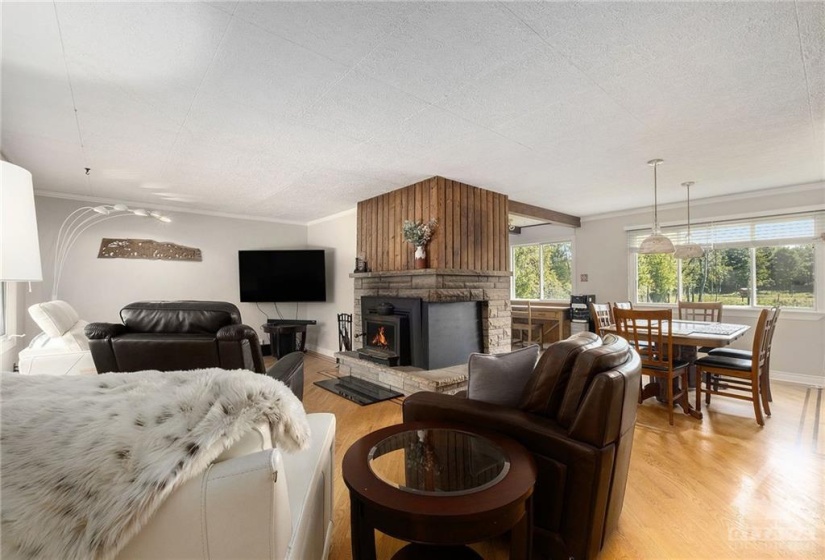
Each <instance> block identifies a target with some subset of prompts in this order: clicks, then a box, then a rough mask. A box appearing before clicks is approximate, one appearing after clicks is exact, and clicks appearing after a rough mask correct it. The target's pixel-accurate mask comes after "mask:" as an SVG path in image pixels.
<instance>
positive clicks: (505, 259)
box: [496, 196, 510, 270]
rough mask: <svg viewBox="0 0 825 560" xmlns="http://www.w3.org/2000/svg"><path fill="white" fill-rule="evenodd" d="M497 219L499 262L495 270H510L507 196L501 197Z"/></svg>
mask: <svg viewBox="0 0 825 560" xmlns="http://www.w3.org/2000/svg"><path fill="white" fill-rule="evenodd" d="M498 219H499V221H500V223H501V227H499V235H501V238H500V239H501V241H500V243H501V259H502V260H501V262H500V263H499V267H500V268H497V269H496V270H510V240H509V235H510V232H509V230H508V229H507V227H508V225H509V220H508V219H507V197H506V196H505V197H502V199H501V208H500V209H499V214H498Z"/></svg>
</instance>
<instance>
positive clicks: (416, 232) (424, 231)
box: [401, 220, 438, 247]
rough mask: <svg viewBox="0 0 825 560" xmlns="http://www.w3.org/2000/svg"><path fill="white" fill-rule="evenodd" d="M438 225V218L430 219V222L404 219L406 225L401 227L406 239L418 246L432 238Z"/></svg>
mask: <svg viewBox="0 0 825 560" xmlns="http://www.w3.org/2000/svg"><path fill="white" fill-rule="evenodd" d="M436 225H438V220H430V221H429V222H424V221H423V220H418V221H413V220H404V226H403V227H402V228H401V231H402V233H403V235H404V241H406V242H408V243H412V244H413V245H415V246H416V247H422V246H424V245H426V244H427V243H429V242H430V239H432V237H433V232H434V231H435V226H436Z"/></svg>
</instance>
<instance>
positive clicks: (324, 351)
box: [307, 344, 338, 358]
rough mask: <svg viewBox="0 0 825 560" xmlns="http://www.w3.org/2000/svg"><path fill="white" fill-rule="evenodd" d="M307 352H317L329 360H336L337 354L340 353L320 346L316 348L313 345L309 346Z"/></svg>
mask: <svg viewBox="0 0 825 560" xmlns="http://www.w3.org/2000/svg"><path fill="white" fill-rule="evenodd" d="M307 350H309V351H310V352H315V353H316V354H321V355H322V356H327V357H328V358H335V353H336V352H338V350H330V349H329V348H321V347H320V346H315V345H313V344H307Z"/></svg>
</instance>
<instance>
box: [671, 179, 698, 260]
mask: <svg viewBox="0 0 825 560" xmlns="http://www.w3.org/2000/svg"><path fill="white" fill-rule="evenodd" d="M694 184H695V183H694V182H693V181H687V182H685V183H682V186H683V187H685V188H686V189H687V215H688V216H687V218H688V222H687V243H685V244H684V245H677V246H676V251H675V252H674V253H673V256H674V257H676V258H677V259H698V258H700V257H701V256H702V255H704V254H705V250H704V249H702V247H701V245H699V244H697V243H691V241H690V187H692V186H693V185H694Z"/></svg>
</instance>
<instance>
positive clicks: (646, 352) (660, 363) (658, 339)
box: [613, 307, 691, 426]
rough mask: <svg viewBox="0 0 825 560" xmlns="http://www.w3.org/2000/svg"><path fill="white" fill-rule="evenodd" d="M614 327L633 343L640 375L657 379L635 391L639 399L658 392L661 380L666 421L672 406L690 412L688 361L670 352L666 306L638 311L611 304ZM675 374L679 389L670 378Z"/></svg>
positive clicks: (669, 315) (670, 332)
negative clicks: (639, 365) (637, 391)
mask: <svg viewBox="0 0 825 560" xmlns="http://www.w3.org/2000/svg"><path fill="white" fill-rule="evenodd" d="M613 315H614V317H615V319H616V330H617V332H618V333H619V336H622V337H624V338H625V339H627V341H628V342H630V343H631V344H632V345H633V346H635V347H636V351H637V352H638V353H639V356H640V357H641V359H642V375H648V376H650V377H651V378H655V379H657V380H661V381H660V382H651V383H649V384H648V385H646V386H645V387H644V388H643V389H642V391H641V392H640V394H639V402H642V401H643V400H644V399H646V398H649V397H653V396H658V395H659V394H660V383H661V382H664V383H665V391H664V392H665V394H666V399H667V407H668V421H669V422H670V425H671V426H672V425H673V408H674V406H675V405H676V404H679V405H680V406H681V407H682V410H683V411H684V413H685V414H690V410H691V409H690V405H689V403H688V370H689V366H690V364H689V363H688V362H686V361H683V360H677V359H676V358H675V357H674V355H673V329H672V326H673V314H672V313H671V311H670V309H662V310H655V311H641V310H635V309H621V308H619V307H614V308H613ZM677 378H679V379H680V383H679V390H678V392H677V391H676V390H675V389H674V386H673V385H674V383H673V381H674V380H675V379H677Z"/></svg>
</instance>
